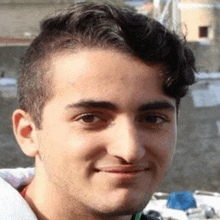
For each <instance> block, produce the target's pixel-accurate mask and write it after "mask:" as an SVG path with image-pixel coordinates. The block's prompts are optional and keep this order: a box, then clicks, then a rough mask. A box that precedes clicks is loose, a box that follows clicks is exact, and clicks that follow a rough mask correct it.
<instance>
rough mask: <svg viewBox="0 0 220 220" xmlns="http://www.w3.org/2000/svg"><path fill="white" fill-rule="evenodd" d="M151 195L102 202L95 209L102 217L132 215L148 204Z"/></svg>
mask: <svg viewBox="0 0 220 220" xmlns="http://www.w3.org/2000/svg"><path fill="white" fill-rule="evenodd" d="M150 198H151V196H146V197H145V198H141V200H140V199H139V198H126V200H125V199H124V198H123V199H117V201H114V202H112V203H111V204H110V203H106V204H103V203H102V206H99V207H96V208H97V209H96V211H98V212H99V214H101V215H102V216H103V217H105V218H110V217H116V216H123V215H132V214H135V213H138V212H140V211H142V210H143V209H144V208H145V207H146V205H147V204H148V202H149V200H150Z"/></svg>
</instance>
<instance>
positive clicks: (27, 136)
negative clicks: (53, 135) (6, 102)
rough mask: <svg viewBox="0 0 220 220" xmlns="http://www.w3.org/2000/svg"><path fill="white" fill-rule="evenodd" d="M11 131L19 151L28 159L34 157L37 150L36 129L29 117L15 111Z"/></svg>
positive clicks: (24, 113)
mask: <svg viewBox="0 0 220 220" xmlns="http://www.w3.org/2000/svg"><path fill="white" fill-rule="evenodd" d="M12 122H13V131H14V135H15V137H16V140H17V142H18V144H19V146H20V148H21V150H22V151H23V152H24V154H26V155H27V156H29V157H35V156H36V154H37V152H38V148H37V139H36V127H35V125H34V122H33V121H32V119H31V117H30V115H29V114H28V113H27V112H25V111H23V110H21V109H17V110H15V111H14V113H13V115H12Z"/></svg>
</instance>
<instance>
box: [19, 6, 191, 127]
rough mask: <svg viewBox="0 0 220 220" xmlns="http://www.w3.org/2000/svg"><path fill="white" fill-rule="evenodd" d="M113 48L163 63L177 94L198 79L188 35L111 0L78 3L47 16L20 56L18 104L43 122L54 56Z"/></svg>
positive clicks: (168, 90)
mask: <svg viewBox="0 0 220 220" xmlns="http://www.w3.org/2000/svg"><path fill="white" fill-rule="evenodd" d="M83 48H103V49H108V48H112V49H115V50H118V51H119V52H123V53H126V54H129V55H131V56H135V57H138V58H140V59H141V60H143V61H145V62H148V63H149V62H151V63H155V64H157V63H158V64H163V65H164V66H165V67H166V70H167V71H165V72H164V93H165V94H167V95H168V96H170V97H173V98H175V99H176V102H177V106H178V105H179V102H180V99H181V98H182V97H183V96H185V95H186V93H187V90H188V86H189V85H191V84H193V83H194V82H195V75H194V73H195V64H194V63H195V61H194V56H193V53H192V51H191V50H190V49H189V48H187V47H186V45H185V41H184V40H183V39H180V37H179V36H177V35H176V34H175V33H173V32H171V31H169V30H167V29H166V28H165V27H164V26H163V25H161V24H160V23H159V22H157V21H155V20H154V19H151V18H149V17H147V16H144V15H141V14H138V13H136V12H133V11H129V10H128V9H125V8H118V7H115V6H113V5H110V4H98V3H79V4H75V5H73V6H72V7H71V8H70V9H68V10H66V11H64V12H63V13H61V14H59V15H57V16H55V17H52V18H50V19H48V20H46V21H44V22H43V23H42V25H41V32H40V34H39V35H38V36H37V37H36V38H35V39H34V40H33V42H32V44H31V45H30V47H29V48H28V50H27V52H26V54H25V55H24V57H23V58H22V59H21V66H20V67H21V68H20V71H19V73H18V95H19V108H21V109H23V110H25V111H26V112H29V113H30V115H31V117H32V118H33V120H34V122H35V124H36V126H37V127H38V128H40V127H41V113H42V109H43V107H44V105H45V103H46V102H47V101H48V100H50V99H51V97H53V86H52V76H50V74H45V73H47V72H48V71H49V69H50V65H49V63H50V56H51V55H53V53H55V52H60V51H64V50H69V49H71V50H73V51H74V50H78V49H83Z"/></svg>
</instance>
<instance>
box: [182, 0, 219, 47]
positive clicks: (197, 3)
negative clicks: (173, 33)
mask: <svg viewBox="0 0 220 220" xmlns="http://www.w3.org/2000/svg"><path fill="white" fill-rule="evenodd" d="M179 9H180V11H181V23H182V26H185V28H186V32H187V40H188V41H196V42H201V43H207V44H210V43H211V41H216V40H218V39H219V37H220V36H219V28H220V1H219V0H181V2H180V4H179Z"/></svg>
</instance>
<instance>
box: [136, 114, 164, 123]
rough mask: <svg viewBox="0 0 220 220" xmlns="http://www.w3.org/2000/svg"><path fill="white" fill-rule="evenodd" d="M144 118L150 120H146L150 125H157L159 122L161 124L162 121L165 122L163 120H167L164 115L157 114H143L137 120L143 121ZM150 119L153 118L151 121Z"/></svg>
mask: <svg viewBox="0 0 220 220" xmlns="http://www.w3.org/2000/svg"><path fill="white" fill-rule="evenodd" d="M146 119H148V120H150V121H148V122H147V123H149V124H152V125H159V124H163V123H165V122H168V119H167V117H166V116H164V115H158V114H152V115H143V116H141V117H140V119H139V121H144V120H146ZM152 119H153V121H152ZM155 120H156V121H157V120H160V122H155ZM143 123H146V121H145V122H143Z"/></svg>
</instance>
